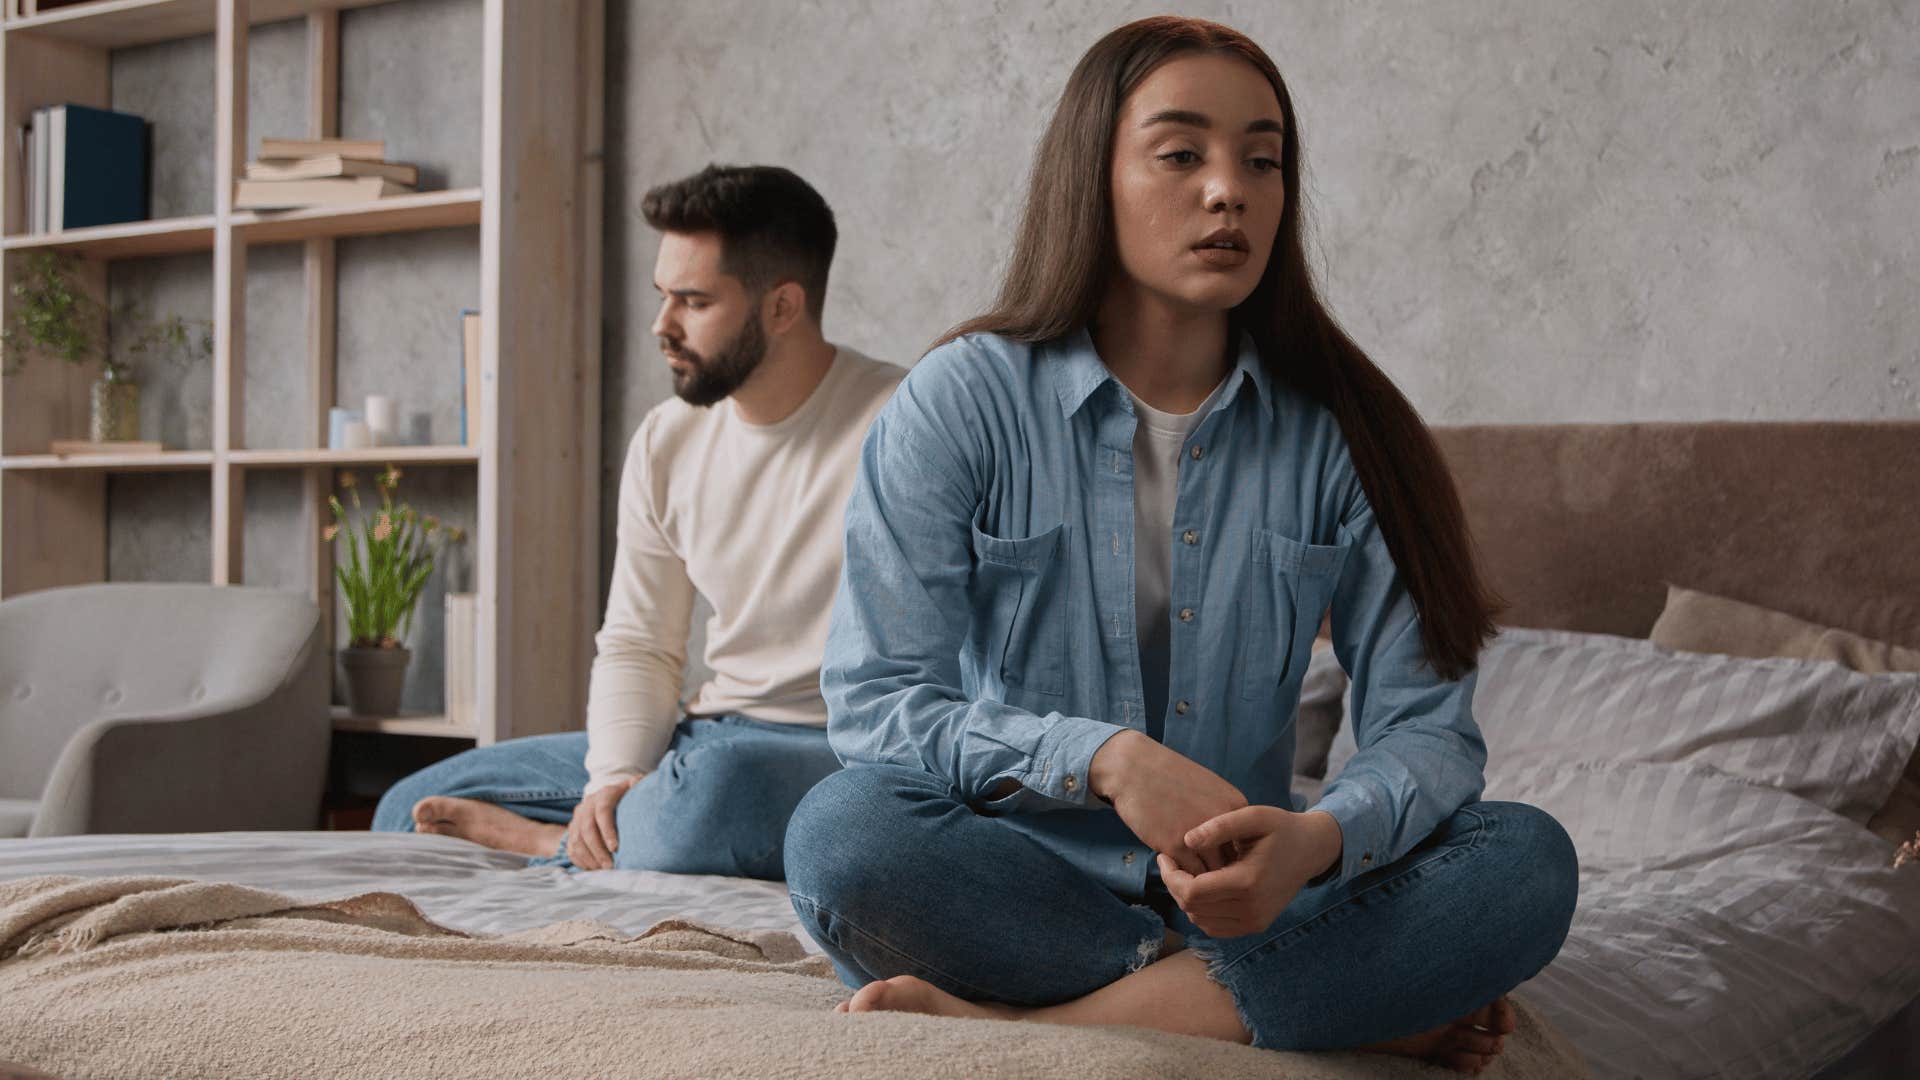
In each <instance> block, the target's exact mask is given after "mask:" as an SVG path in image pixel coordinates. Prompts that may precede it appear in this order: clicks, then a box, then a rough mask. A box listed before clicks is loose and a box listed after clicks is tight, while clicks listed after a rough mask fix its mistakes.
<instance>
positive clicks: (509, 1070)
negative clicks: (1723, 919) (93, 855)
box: [0, 876, 1586, 1080]
mask: <svg viewBox="0 0 1920 1080" xmlns="http://www.w3.org/2000/svg"><path fill="white" fill-rule="evenodd" d="M847 996H848V991H847V990H846V989H845V988H844V987H842V986H841V985H840V983H839V982H838V980H836V979H835V978H834V977H833V974H832V972H831V970H830V969H829V967H828V965H827V963H826V961H825V960H824V959H822V958H821V957H818V956H811V955H808V954H807V953H806V951H805V950H804V949H802V948H801V946H800V943H799V942H798V941H797V940H795V939H794V937H793V936H792V935H790V934H786V933H778V932H768V931H735V930H724V929H714V928H710V927H704V926H700V925H697V924H695V923H690V922H683V921H673V920H670V921H667V922H663V923H661V924H659V925H657V926H655V927H654V928H653V929H651V930H649V931H647V932H646V933H644V934H641V935H639V936H638V937H629V936H627V935H624V934H621V933H619V932H618V931H615V930H613V929H612V928H610V927H607V926H604V925H601V924H597V923H588V922H565V923H558V924H555V925H552V926H547V927H542V928H540V929H537V930H529V931H524V932H522V933H517V934H508V935H504V936H486V937H481V936H474V935H469V934H463V933H460V932H458V931H455V930H449V929H447V928H445V927H442V926H438V925H436V924H434V923H433V922H431V921H429V920H428V919H427V918H425V917H424V916H422V915H421V914H420V912H419V911H418V910H417V909H416V908H415V907H414V906H413V904H411V903H410V902H408V901H407V900H406V899H405V898H403V897H400V896H398V895H395V894H393V893H367V894H365V895H362V896H354V897H349V898H346V899H343V900H336V901H331V902H328V903H321V904H308V903H302V902H301V901H298V900H295V899H293V898H291V897H288V896H283V895H280V894H278V893H272V892H265V891H262V890H259V889H250V888H245V887H242V886H239V885H229V884H219V883H207V882H195V881H189V880H185V879H176V878H92V879H83V878H74V877H65V876H50V877H36V878H23V879H19V880H15V881H0V1076H4V1075H7V1067H6V1063H16V1064H18V1065H23V1066H28V1067H31V1068H34V1069H38V1070H41V1071H43V1072H46V1073H50V1074H52V1075H54V1076H58V1077H63V1078H65V1080H81V1078H84V1077H104V1076H114V1077H131V1076H209V1077H220V1076H234V1077H302V1078H320V1077H352V1078H355V1080H360V1078H364V1077H395V1078H410V1077H440V1076H460V1077H493V1076H501V1077H506V1076H529V1077H531V1076H538V1077H543V1078H551V1077H562V1076H615V1075H622V1076H660V1077H706V1076H713V1077H728V1076H740V1077H755V1078H760V1077H781V1076H830V1077H849V1078H856V1080H857V1078H865V1077H872V1078H876V1080H878V1078H886V1080H894V1078H897V1077H902V1076H919V1075H933V1074H951V1075H963V1074H970V1075H982V1076H1034V1077H1049V1078H1057V1077H1060V1076H1100V1077H1132V1076H1139V1077H1185V1076H1191V1077H1202V1078H1205V1080H1233V1078H1237V1077H1268V1078H1297V1080H1322V1078H1349V1077H1427V1078H1434V1077H1451V1076H1455V1075H1457V1074H1454V1073H1450V1072H1447V1071H1446V1070H1443V1069H1438V1068H1434V1067H1432V1066H1428V1065H1424V1064H1421V1063H1418V1062H1413V1061H1407V1060H1404V1059H1399V1058H1389V1057H1383V1056H1379V1055H1372V1054H1354V1053H1313V1054H1305V1053H1280V1052H1276V1051H1267V1050H1255V1049H1252V1048H1250V1047H1245V1046H1238V1045H1233V1044H1228V1043H1222V1042H1216V1041H1213V1040H1208V1039H1199V1038H1191V1037H1187V1036H1180V1035H1167V1034H1162V1033H1160V1032H1154V1031H1146V1030H1142V1029H1137V1028H1122V1027H1107V1028H1071V1027H1062V1026H1056V1025H1051V1024H1040V1023H1019V1022H1014V1021H1005V1020H959V1019H950V1018H940V1017H927V1016H913V1015H901V1014H890V1013H889V1014H871V1013H870V1014H863V1015H858V1016H849V1015H843V1014H837V1013H835V1012H833V1006H834V1004H835V1003H836V1002H839V1001H842V1000H844V999H845V998H846V997H847ZM1515 1004H1516V1006H1517V1011H1518V1013H1519V1022H1520V1027H1519V1030H1518V1031H1517V1032H1515V1033H1514V1035H1512V1036H1510V1037H1509V1038H1508V1040H1507V1049H1506V1052H1505V1053H1504V1054H1503V1055H1502V1056H1501V1057H1500V1059H1498V1061H1497V1062H1496V1064H1495V1066H1494V1067H1493V1068H1492V1069H1489V1070H1488V1071H1487V1072H1486V1073H1483V1074H1482V1075H1483V1076H1485V1077H1506V1078H1519V1077H1525V1078H1534V1077H1540V1078H1547V1077H1552V1078H1555V1080H1559V1078H1563V1077H1577V1076H1584V1075H1586V1069H1585V1068H1584V1066H1582V1065H1581V1064H1580V1063H1579V1059H1578V1056H1577V1055H1576V1054H1575V1053H1574V1052H1573V1050H1572V1048H1571V1047H1570V1046H1569V1045H1568V1044H1567V1043H1566V1042H1565V1040H1564V1039H1562V1038H1561V1037H1560V1036H1559V1035H1557V1034H1556V1033H1554V1032H1552V1031H1551V1030H1549V1029H1548V1028H1546V1027H1545V1026H1544V1025H1543V1024H1542V1022H1541V1021H1540V1019H1539V1018H1538V1017H1537V1016H1536V1015H1535V1014H1534V1013H1532V1012H1531V1011H1530V1010H1528V1009H1527V1008H1526V1006H1525V1005H1524V1003H1521V1002H1518V1001H1516V1003H1515Z"/></svg>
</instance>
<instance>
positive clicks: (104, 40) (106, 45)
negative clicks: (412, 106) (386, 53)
mask: <svg viewBox="0 0 1920 1080" xmlns="http://www.w3.org/2000/svg"><path fill="white" fill-rule="evenodd" d="M387 2H388V0H253V2H252V3H251V4H250V5H249V7H248V12H247V16H248V17H247V21H248V22H251V23H256V24H257V23H269V22H278V21H280V20H281V19H291V18H294V17H296V16H299V15H305V14H307V13H308V12H312V11H325V10H327V9H329V8H357V7H368V6H371V5H373V4H383V3H387ZM215 7H216V4H215V0H95V2H94V3H91V4H77V5H75V6H73V7H66V8H57V9H55V10H53V11H49V12H46V13H45V14H42V15H34V16H32V17H30V18H24V19H8V20H7V21H6V23H5V26H6V32H7V33H9V34H34V35H37V36H40V37H49V38H56V39H58V40H61V41H68V42H73V43H74V44H78V45H86V46H90V47H92V48H96V49H121V48H125V47H127V46H129V45H147V44H151V43H153V42H156V41H172V40H174V39H176V38H186V37H198V36H199V35H201V34H211V33H213V21H214V11H215Z"/></svg>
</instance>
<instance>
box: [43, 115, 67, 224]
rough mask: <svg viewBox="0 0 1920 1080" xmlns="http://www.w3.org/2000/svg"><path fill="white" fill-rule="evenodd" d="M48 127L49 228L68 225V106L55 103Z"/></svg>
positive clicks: (49, 116)
mask: <svg viewBox="0 0 1920 1080" xmlns="http://www.w3.org/2000/svg"><path fill="white" fill-rule="evenodd" d="M47 120H48V129H47V167H48V173H47V229H48V231H50V232H59V231H60V230H61V229H64V228H66V227H67V107H66V106H65V105H55V106H54V107H53V111H52V112H51V113H50V114H48V117H47Z"/></svg>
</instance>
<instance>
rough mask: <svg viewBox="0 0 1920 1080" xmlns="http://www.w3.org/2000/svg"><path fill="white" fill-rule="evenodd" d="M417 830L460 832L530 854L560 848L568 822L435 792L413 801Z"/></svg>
mask: <svg viewBox="0 0 1920 1080" xmlns="http://www.w3.org/2000/svg"><path fill="white" fill-rule="evenodd" d="M413 830H414V831H415V832H423V833H435V834H437V835H440V836H457V837H459V838H460V839H462V840H471V841H473V842H474V843H476V844H485V845H486V846H488V847H490V848H495V849H497V850H500V851H511V852H513V853H514V854H516V855H525V856H528V857H529V858H532V857H538V856H542V855H551V854H553V853H554V852H555V851H557V850H559V847H560V838H561V837H563V836H565V835H566V834H567V827H566V826H565V825H555V824H553V823H551V822H546V821H534V820H532V819H531V818H523V817H521V816H520V815H519V814H516V813H514V812H513V811H511V810H509V809H507V808H506V807H504V806H499V805H496V804H494V803H490V802H481V801H480V800H479V799H455V798H452V797H450V796H446V795H434V796H431V797H429V798H425V799H421V800H420V801H419V802H417V803H414V804H413Z"/></svg>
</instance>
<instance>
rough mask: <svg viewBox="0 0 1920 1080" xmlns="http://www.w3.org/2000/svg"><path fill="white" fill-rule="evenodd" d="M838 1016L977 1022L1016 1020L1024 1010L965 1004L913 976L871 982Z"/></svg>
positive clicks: (838, 1008) (840, 1006)
mask: <svg viewBox="0 0 1920 1080" xmlns="http://www.w3.org/2000/svg"><path fill="white" fill-rule="evenodd" d="M833 1011H834V1012H843V1013H860V1012H913V1013H924V1014H926V1015H928V1016H965V1017H971V1018H973V1019H975V1020H1015V1019H1018V1018H1019V1013H1020V1010H1019V1009H1016V1008H1014V1007H1013V1006H1011V1005H999V1004H993V1003H983V1002H974V1001H963V1000H961V999H960V998H957V997H954V996H953V995H952V994H949V993H947V992H946V991H945V990H942V989H940V988H939V987H937V986H935V985H933V984H932V983H930V982H927V981H926V980H925V979H919V978H915V977H914V976H912V975H895V976H894V977H893V978H891V979H887V980H884V981H879V982H870V983H868V984H867V985H865V986H863V987H861V988H860V989H859V990H857V991H855V992H854V995H853V998H852V1000H850V1001H843V1002H841V1003H840V1004H838V1005H836V1006H834V1007H833Z"/></svg>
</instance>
